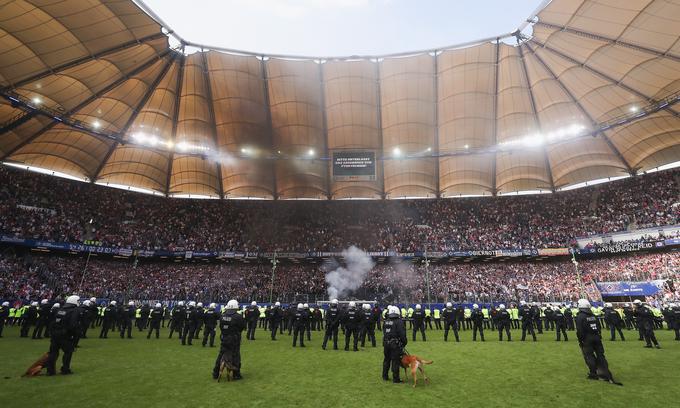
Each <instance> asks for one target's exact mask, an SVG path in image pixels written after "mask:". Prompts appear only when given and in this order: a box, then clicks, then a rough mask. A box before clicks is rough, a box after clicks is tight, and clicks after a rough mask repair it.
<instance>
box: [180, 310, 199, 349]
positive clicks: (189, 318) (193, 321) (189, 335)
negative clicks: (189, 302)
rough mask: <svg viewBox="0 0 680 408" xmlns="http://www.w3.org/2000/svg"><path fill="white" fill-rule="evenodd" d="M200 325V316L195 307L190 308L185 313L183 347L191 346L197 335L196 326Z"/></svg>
mask: <svg viewBox="0 0 680 408" xmlns="http://www.w3.org/2000/svg"><path fill="white" fill-rule="evenodd" d="M197 323H198V314H197V313H196V308H195V307H194V306H189V307H188V308H187V309H186V310H185V311H184V330H182V345H183V346H184V345H186V344H187V343H188V344H189V345H190V346H191V345H192V344H191V343H192V341H193V339H194V334H195V333H196V326H197Z"/></svg>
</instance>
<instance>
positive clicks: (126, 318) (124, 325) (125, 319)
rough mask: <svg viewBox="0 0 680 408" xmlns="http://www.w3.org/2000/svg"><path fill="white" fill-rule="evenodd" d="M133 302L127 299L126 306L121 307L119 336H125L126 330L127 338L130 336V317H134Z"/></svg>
mask: <svg viewBox="0 0 680 408" xmlns="http://www.w3.org/2000/svg"><path fill="white" fill-rule="evenodd" d="M136 312H137V311H136V309H135V302H133V301H129V302H128V304H127V306H125V307H124V308H123V312H122V315H121V316H120V323H121V324H120V338H121V339H122V338H124V337H125V332H126V331H127V338H128V339H131V338H132V319H134V318H135V314H136Z"/></svg>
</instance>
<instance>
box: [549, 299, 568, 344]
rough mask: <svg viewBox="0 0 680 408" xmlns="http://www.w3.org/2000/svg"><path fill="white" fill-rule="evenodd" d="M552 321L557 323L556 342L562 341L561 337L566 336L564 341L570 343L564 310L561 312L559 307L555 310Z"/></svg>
mask: <svg viewBox="0 0 680 408" xmlns="http://www.w3.org/2000/svg"><path fill="white" fill-rule="evenodd" d="M552 319H553V321H554V322H555V332H556V334H557V338H556V339H555V340H556V341H560V340H561V336H562V335H564V341H569V337H567V325H566V324H565V317H564V313H562V310H560V308H559V307H558V308H555V311H554V312H553V314H552Z"/></svg>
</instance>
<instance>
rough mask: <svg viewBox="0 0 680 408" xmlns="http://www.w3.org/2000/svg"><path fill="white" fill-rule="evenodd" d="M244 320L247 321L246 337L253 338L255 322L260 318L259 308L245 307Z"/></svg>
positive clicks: (255, 327)
mask: <svg viewBox="0 0 680 408" xmlns="http://www.w3.org/2000/svg"><path fill="white" fill-rule="evenodd" d="M246 320H247V321H248V333H246V339H248V340H255V329H257V322H258V321H259V320H260V309H258V308H257V306H250V307H248V309H246Z"/></svg>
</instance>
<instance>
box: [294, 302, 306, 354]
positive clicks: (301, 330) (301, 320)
mask: <svg viewBox="0 0 680 408" xmlns="http://www.w3.org/2000/svg"><path fill="white" fill-rule="evenodd" d="M307 318H308V316H307V312H306V311H305V305H303V304H302V303H298V305H297V309H296V310H295V313H294V314H293V347H296V346H297V339H298V336H300V347H304V346H305V329H306V328H307Z"/></svg>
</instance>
